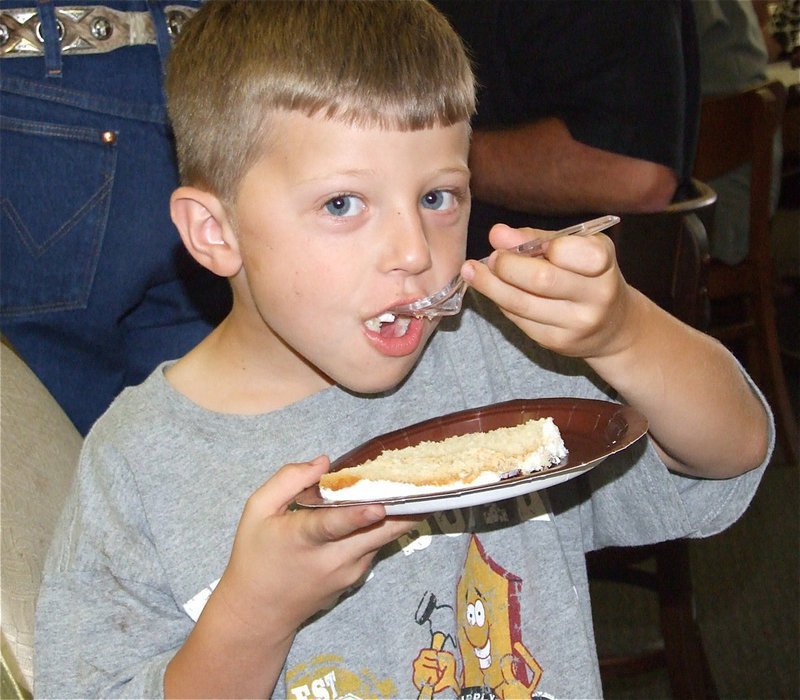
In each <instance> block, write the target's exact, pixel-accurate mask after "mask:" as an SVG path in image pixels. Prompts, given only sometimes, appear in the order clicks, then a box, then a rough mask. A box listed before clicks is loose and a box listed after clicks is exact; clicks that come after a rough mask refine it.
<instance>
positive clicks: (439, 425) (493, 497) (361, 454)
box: [296, 398, 647, 515]
mask: <svg viewBox="0 0 800 700" xmlns="http://www.w3.org/2000/svg"><path fill="white" fill-rule="evenodd" d="M548 416H550V417H552V418H553V420H554V421H555V424H556V425H557V426H558V429H559V430H560V431H561V437H562V438H563V439H564V444H565V445H566V447H567V450H568V452H569V454H568V455H567V457H566V458H565V459H563V460H562V461H561V462H560V463H559V464H558V465H556V466H554V467H550V468H549V469H545V470H543V471H538V472H534V473H532V474H527V475H522V476H514V477H510V478H508V479H503V480H502V481H499V482H497V483H494V484H484V485H482V486H474V487H471V488H462V489H458V490H453V491H438V492H436V493H431V494H427V495H426V494H415V495H413V496H403V497H395V498H386V499H375V500H369V501H336V502H333V501H326V500H325V499H324V498H322V497H321V496H320V493H319V487H318V486H316V485H315V486H312V487H311V488H308V489H306V490H305V491H303V493H301V494H300V495H299V496H298V497H297V499H296V503H297V505H299V506H302V507H305V508H335V507H344V506H351V505H355V504H364V503H382V504H383V505H384V506H385V507H386V512H387V513H389V514H393V515H407V514H417V513H431V512H434V511H440V510H448V509H450V508H463V507H465V506H473V505H481V504H484V503H491V502H493V501H501V500H504V499H506V498H513V497H515V496H521V495H523V494H525V493H530V492H531V491H538V490H539V489H544V488H548V487H550V486H555V485H556V484H560V483H562V482H564V481H567V480H568V479H573V478H575V477H576V476H579V475H580V474H584V473H585V472H587V471H589V470H590V469H592V468H594V467H596V466H597V465H598V464H600V462H602V461H603V460H604V459H606V458H607V457H609V456H610V455H613V454H615V453H616V452H619V451H621V450H624V449H625V448H626V447H628V446H629V445H631V444H633V443H634V442H636V441H637V440H638V439H639V438H641V437H642V436H643V435H644V434H645V433H646V432H647V419H646V418H645V417H644V416H643V415H642V414H641V413H639V412H638V411H636V410H635V409H633V408H630V407H629V406H622V405H620V404H617V403H613V402H610V401H599V400H596V399H576V398H549V399H515V400H512V401H505V402H503V403H497V404H492V405H490V406H483V407H481V408H473V409H468V410H465V411H458V412H457V413H449V414H447V415H444V416H439V417H438V418H431V419H430V420H426V421H422V422H421V423H415V424H414V425H410V426H408V427H406V428H401V429H399V430H395V431H393V432H391V433H386V434H384V435H379V436H378V437H375V438H372V439H371V440H368V441H367V442H365V443H363V444H362V445H359V446H358V447H356V448H355V449H353V450H350V452H347V453H346V454H344V455H342V456H341V457H339V458H338V459H337V460H336V461H334V462H333V463H332V464H331V471H336V470H337V469H342V468H344V467H352V466H356V465H358V464H361V463H362V462H365V461H366V460H368V459H374V458H375V457H377V456H378V455H379V454H380V453H381V452H383V451H384V450H391V449H399V448H402V447H410V446H412V445H416V444H418V443H420V442H422V441H424V440H444V439H445V438H448V437H452V436H453V435H464V434H466V433H479V432H486V431H488V430H494V429H495V428H503V427H510V426H514V425H519V424H520V423H524V422H525V421H528V420H530V419H532V418H546V417H548Z"/></svg>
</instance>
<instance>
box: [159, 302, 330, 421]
mask: <svg viewBox="0 0 800 700" xmlns="http://www.w3.org/2000/svg"><path fill="white" fill-rule="evenodd" d="M253 346H254V345H253V344H252V343H249V342H247V340H246V339H245V338H242V337H241V334H240V333H239V332H238V330H237V327H236V324H235V323H232V322H231V318H230V316H229V317H228V318H226V319H225V320H224V321H223V322H222V323H221V324H220V325H219V326H218V327H217V328H216V329H214V331H212V332H211V333H210V334H209V335H208V337H206V338H205V339H204V340H203V341H202V342H201V343H199V344H198V345H197V346H196V347H195V348H193V349H192V350H191V351H190V352H189V353H187V354H186V355H185V356H184V357H182V358H181V359H180V360H178V361H177V362H176V363H175V364H174V365H172V366H171V367H169V368H168V369H167V371H166V378H167V381H168V382H169V383H170V385H172V387H173V388H174V389H175V390H176V391H178V392H180V393H181V394H183V395H184V396H186V398H188V399H189V400H190V401H192V402H193V403H195V404H197V405H198V406H200V407H201V408H204V409H206V410H209V411H214V412H217V413H228V414H239V415H258V414H261V413H268V412H270V411H275V410H278V409H280V408H283V407H285V406H288V405H289V404H292V403H295V402H297V401H300V400H302V399H304V398H306V397H307V396H310V395H311V394H314V393H316V392H318V391H322V390H323V389H326V388H328V387H330V386H331V385H332V384H333V382H331V381H330V380H329V379H328V378H327V377H324V376H322V375H320V374H319V373H318V372H316V371H315V370H314V369H313V368H311V367H308V372H307V374H306V375H305V376H303V377H302V378H298V377H297V376H296V370H293V374H290V373H287V372H282V371H281V369H280V361H279V358H276V357H275V356H274V354H270V353H268V352H265V351H264V344H263V342H261V343H260V344H258V345H255V347H258V348H259V352H258V353H253V352H252V351H251V350H250V348H251V347H253ZM276 360H277V361H276ZM298 379H299V380H298Z"/></svg>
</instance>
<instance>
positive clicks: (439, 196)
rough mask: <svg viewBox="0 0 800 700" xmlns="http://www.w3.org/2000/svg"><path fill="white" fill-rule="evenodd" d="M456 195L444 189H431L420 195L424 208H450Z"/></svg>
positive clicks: (438, 209) (453, 204)
mask: <svg viewBox="0 0 800 700" xmlns="http://www.w3.org/2000/svg"><path fill="white" fill-rule="evenodd" d="M455 202H456V196H455V195H454V194H453V193H452V192H446V191H445V190H432V191H430V192H428V193H427V194H425V195H423V197H422V206H423V207H425V208H426V209H435V210H437V211H440V210H442V209H452V208H453V207H454V206H455Z"/></svg>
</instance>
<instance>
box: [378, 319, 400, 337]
mask: <svg viewBox="0 0 800 700" xmlns="http://www.w3.org/2000/svg"><path fill="white" fill-rule="evenodd" d="M381 335H382V336H383V337H384V338H397V337H398V336H400V335H402V330H401V329H400V326H399V325H398V323H397V321H393V322H392V323H381Z"/></svg>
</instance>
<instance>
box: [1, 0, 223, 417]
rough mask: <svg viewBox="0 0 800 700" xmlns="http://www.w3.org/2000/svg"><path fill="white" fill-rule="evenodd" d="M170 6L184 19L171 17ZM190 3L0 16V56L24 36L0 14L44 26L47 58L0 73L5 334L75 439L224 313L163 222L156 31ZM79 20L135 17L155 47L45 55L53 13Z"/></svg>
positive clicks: (159, 39)
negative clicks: (89, 14)
mask: <svg viewBox="0 0 800 700" xmlns="http://www.w3.org/2000/svg"><path fill="white" fill-rule="evenodd" d="M168 4H169V5H173V6H174V5H180V6H182V7H179V8H177V14H176V8H175V7H167V5H168ZM198 4H199V3H198V2H194V1H193V0H172V2H171V3H167V2H152V1H151V2H144V1H134V2H114V1H113V0H106V1H103V2H99V1H97V0H94V1H91V2H80V0H78V1H76V0H70V1H68V2H56V3H53V2H48V1H47V0H38V5H37V0H27V2H25V0H20V1H17V0H14V1H13V2H3V3H2V6H0V10H1V11H4V12H6V14H5V15H4V16H3V18H2V20H0V21H2V22H3V24H4V25H5V30H6V31H5V32H3V27H0V32H2V33H0V42H1V41H2V39H3V37H8V36H9V34H8V29H9V28H11V29H14V28H16V36H17V37H18V36H19V35H20V34H24V32H21V31H20V28H19V24H15V22H17V21H18V20H20V18H21V16H20V15H19V14H18V13H17V14H16V15H13V16H12V15H11V14H10V11H12V10H15V9H18V8H31V10H36V11H37V13H36V15H35V16H33V17H32V19H31V20H30V22H28V23H26V25H25V26H26V27H27V28H28V29H30V28H33V29H36V28H37V25H38V24H39V22H41V25H40V30H39V34H40V35H41V37H42V39H43V44H44V54H43V55H42V54H41V52H35V51H32V52H30V53H31V54H35V55H26V56H24V57H13V58H10V57H8V54H6V55H5V56H4V57H3V60H2V61H0V81H1V86H2V95H1V96H0V116H1V119H2V121H0V126H1V127H2V132H1V134H0V138H1V139H2V151H3V157H2V161H1V164H0V168H2V170H0V194H1V195H2V196H1V197H0V216H1V217H2V218H1V219H0V242H1V244H2V249H1V250H0V322H1V324H2V325H1V328H2V333H3V335H4V336H5V337H6V338H7V339H8V340H9V341H10V343H11V344H12V345H13V346H14V347H15V349H16V350H17V351H18V352H19V353H20V354H21V355H22V357H23V358H24V359H25V360H26V362H27V363H28V364H29V365H30V366H31V368H32V369H33V370H34V372H36V374H37V375H38V376H39V377H40V378H41V379H42V381H43V382H44V383H45V385H46V386H47V387H48V389H49V390H50V391H51V393H52V394H53V395H54V396H55V398H56V399H57V400H58V402H59V403H60V404H61V405H62V406H63V407H64V409H65V410H66V412H67V414H68V415H69V416H70V418H71V419H72V420H73V422H74V423H75V425H76V426H77V427H78V429H79V430H80V431H81V432H82V433H86V432H87V431H88V429H89V427H90V426H91V424H92V423H93V422H94V420H95V419H96V418H97V416H98V415H100V413H102V412H103V411H104V410H105V409H106V408H107V406H108V405H109V404H110V403H111V401H112V400H113V398H114V397H115V396H116V395H117V394H118V393H119V391H120V390H121V389H122V388H123V387H125V386H128V385H131V384H135V383H138V382H140V381H141V380H142V379H143V378H144V377H145V376H146V375H147V374H149V372H150V371H151V370H152V369H153V367H155V365H156V364H158V363H159V362H160V361H162V360H164V359H167V358H171V357H178V356H180V355H183V354H184V353H185V352H186V351H187V350H188V349H189V348H190V347H192V346H194V345H195V344H196V343H197V342H198V341H199V340H200V339H201V338H202V337H204V336H205V335H206V334H207V333H208V331H209V330H210V329H211V328H212V327H213V325H214V324H215V323H216V322H217V321H218V320H219V319H220V318H221V317H222V315H223V314H224V312H225V311H226V310H227V307H228V305H229V292H228V288H227V284H226V283H225V280H223V279H221V278H216V277H214V276H212V275H210V274H208V273H206V271H205V270H202V269H201V268H200V267H199V266H197V265H196V264H195V263H194V262H193V261H191V260H190V259H189V257H188V256H187V255H186V254H185V251H184V249H183V246H182V245H181V243H180V239H179V237H178V235H177V232H176V231H175V229H174V227H173V225H172V222H171V221H170V220H169V215H168V212H169V206H168V201H169V196H170V193H171V192H172V190H173V189H174V187H175V185H176V182H177V169H176V166H175V162H174V157H173V148H172V140H171V136H170V132H169V128H168V125H167V117H166V108H165V102H164V95H163V90H162V74H163V62H164V60H165V58H166V56H167V54H168V52H169V48H170V33H169V31H168V23H169V22H170V21H171V22H172V24H173V29H174V26H176V25H175V20H176V18H177V20H180V19H182V18H183V17H185V16H187V15H188V14H189V13H190V10H189V11H186V12H184V11H182V10H183V8H186V7H189V8H192V7H197V6H198ZM54 5H55V8H54ZM77 5H80V6H84V7H89V6H93V7H94V6H98V5H102V6H103V7H107V8H109V9H110V10H122V11H125V12H126V15H129V13H131V12H138V13H142V14H140V15H137V17H138V18H139V19H146V20H147V21H148V22H149V23H150V26H151V27H153V28H154V31H153V32H151V34H153V35H154V40H153V41H152V42H151V43H143V44H141V45H134V46H125V47H122V48H117V49H115V50H112V51H108V52H105V53H85V54H77V53H71V52H70V51H67V50H65V51H63V52H62V51H60V50H59V49H60V45H59V42H58V41H53V40H52V38H53V37H54V36H55V35H56V34H57V33H58V32H62V34H63V32H64V26H63V23H62V26H61V27H59V26H58V20H59V17H60V16H61V15H59V14H57V11H58V10H59V9H60V8H61V7H62V6H72V7H74V6H77ZM22 19H24V17H22ZM103 29H104V26H103V25H102V22H101V24H100V26H99V28H98V30H97V33H98V34H99V35H100V36H101V37H102V36H103ZM105 29H106V33H108V28H107V27H105ZM112 32H113V29H112ZM14 37H15V34H14V33H12V34H11V39H10V40H9V39H8V38H7V39H6V49H8V48H9V46H10V42H13V40H14ZM69 38H70V37H69V35H68V36H67V37H66V38H65V42H64V43H67V42H66V39H69ZM102 41H103V40H102V39H100V40H98V41H97V42H96V44H95V45H96V46H98V47H101V48H102ZM2 49H3V46H2V44H0V50H2Z"/></svg>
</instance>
